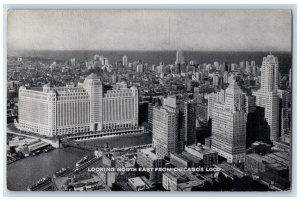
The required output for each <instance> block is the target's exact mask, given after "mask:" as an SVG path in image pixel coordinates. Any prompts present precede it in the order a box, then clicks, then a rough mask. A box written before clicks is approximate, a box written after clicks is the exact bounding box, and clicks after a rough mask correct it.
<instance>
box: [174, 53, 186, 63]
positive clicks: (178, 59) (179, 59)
mask: <svg viewBox="0 0 300 201" xmlns="http://www.w3.org/2000/svg"><path fill="white" fill-rule="evenodd" d="M175 64H181V65H182V64H184V56H183V51H182V50H177V52H176V61H175Z"/></svg>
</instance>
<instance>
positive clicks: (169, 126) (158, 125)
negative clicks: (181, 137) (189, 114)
mask: <svg viewBox="0 0 300 201" xmlns="http://www.w3.org/2000/svg"><path fill="white" fill-rule="evenodd" d="M176 134H177V112H176V110H175V109H172V108H168V107H155V108H154V109H153V147H154V148H155V150H156V155H157V156H158V157H160V158H164V157H165V156H170V153H175V152H176V143H177V142H176Z"/></svg>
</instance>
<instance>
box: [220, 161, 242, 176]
mask: <svg viewBox="0 0 300 201" xmlns="http://www.w3.org/2000/svg"><path fill="white" fill-rule="evenodd" d="M216 166H217V167H219V168H221V171H222V172H224V173H225V174H228V175H229V176H233V175H235V176H237V177H239V178H242V177H243V176H244V173H243V172H242V171H241V170H239V169H238V168H237V167H234V166H233V165H231V164H229V163H221V164H218V165H216Z"/></svg>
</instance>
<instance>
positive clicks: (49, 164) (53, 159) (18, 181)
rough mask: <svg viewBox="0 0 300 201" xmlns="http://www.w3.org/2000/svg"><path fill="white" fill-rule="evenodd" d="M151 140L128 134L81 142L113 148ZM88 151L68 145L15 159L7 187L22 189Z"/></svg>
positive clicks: (140, 143)
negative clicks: (106, 145) (105, 144)
mask: <svg viewBox="0 0 300 201" xmlns="http://www.w3.org/2000/svg"><path fill="white" fill-rule="evenodd" d="M151 141H152V137H151V135H130V136H114V137H109V138H101V139H97V140H90V141H84V142H82V143H83V144H88V145H90V146H95V147H96V146H97V145H104V143H108V145H109V146H110V147H111V148H115V147H128V146H137V145H142V144H150V143H151ZM89 153H90V152H88V151H84V150H80V149H76V148H71V147H68V148H63V149H55V150H53V151H50V152H48V153H42V154H40V155H37V156H33V157H28V158H25V159H21V160H19V161H16V162H14V163H12V164H9V165H7V188H8V190H12V191H24V190H26V189H27V187H28V186H29V185H31V184H32V183H33V182H36V181H37V180H38V179H40V178H42V177H45V176H47V175H49V176H52V175H53V173H54V172H56V171H57V170H60V169H61V168H63V167H70V168H74V167H75V163H76V162H77V161H78V160H80V159H81V158H82V157H84V156H86V155H88V154H89Z"/></svg>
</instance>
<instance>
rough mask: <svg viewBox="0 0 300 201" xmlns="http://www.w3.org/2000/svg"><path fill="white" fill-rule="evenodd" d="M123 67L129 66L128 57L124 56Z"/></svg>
mask: <svg viewBox="0 0 300 201" xmlns="http://www.w3.org/2000/svg"><path fill="white" fill-rule="evenodd" d="M122 64H123V66H127V65H128V61H127V56H126V55H124V56H123V62H122Z"/></svg>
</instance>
